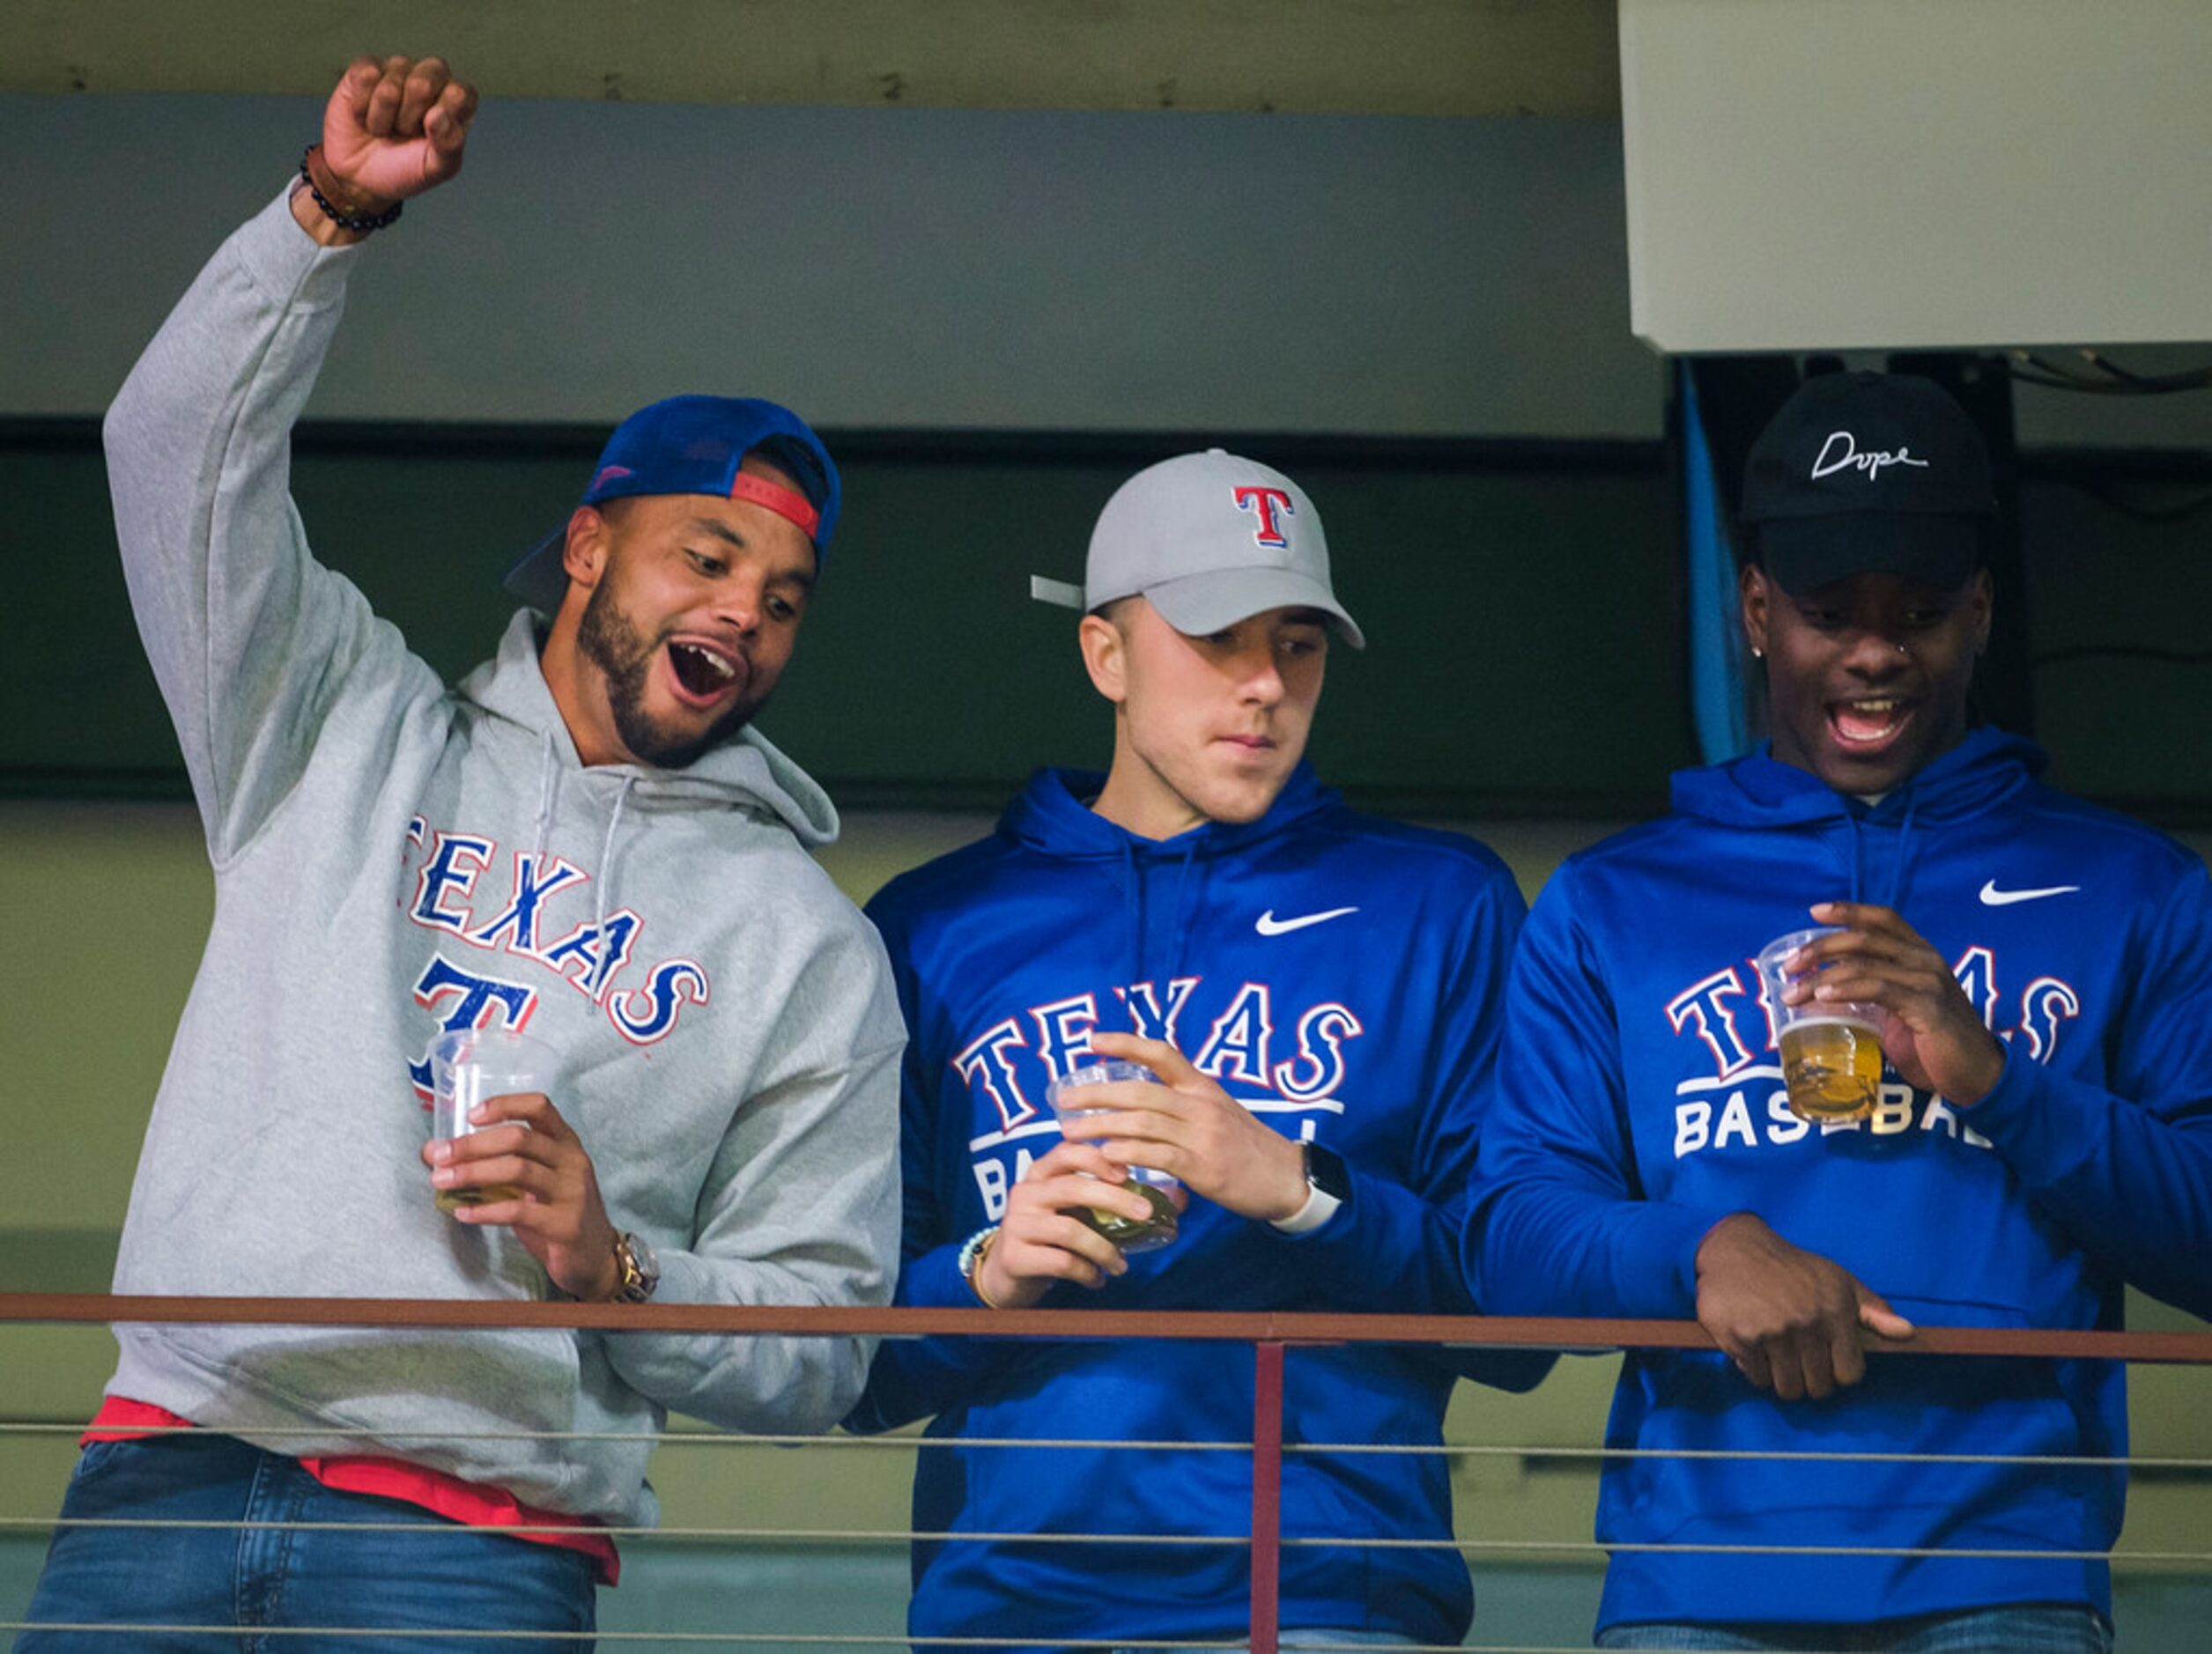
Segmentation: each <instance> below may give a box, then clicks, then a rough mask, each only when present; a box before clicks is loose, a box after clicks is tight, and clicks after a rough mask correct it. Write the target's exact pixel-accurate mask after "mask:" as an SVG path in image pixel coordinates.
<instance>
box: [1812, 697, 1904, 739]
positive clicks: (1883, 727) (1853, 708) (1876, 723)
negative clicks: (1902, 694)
mask: <svg viewBox="0 0 2212 1654" xmlns="http://www.w3.org/2000/svg"><path fill="white" fill-rule="evenodd" d="M1911 719H1912V703H1911V702H1910V701H1905V700H1900V699H1898V698H1896V697H1893V696H1889V697H1881V698H1874V697H1869V698H1867V699H1864V700H1855V701H1837V702H1834V703H1832V704H1831V705H1830V706H1829V708H1828V727H1829V728H1830V729H1831V730H1833V731H1834V732H1835V735H1836V739H1837V740H1838V742H1842V743H1843V745H1845V746H1846V747H1874V746H1879V745H1881V744H1882V742H1885V741H1887V740H1889V739H1890V737H1891V736H1893V735H1896V734H1897V733H1898V731H1899V730H1900V729H1902V728H1904V727H1905V724H1906V723H1907V722H1909V721H1910V720H1911Z"/></svg>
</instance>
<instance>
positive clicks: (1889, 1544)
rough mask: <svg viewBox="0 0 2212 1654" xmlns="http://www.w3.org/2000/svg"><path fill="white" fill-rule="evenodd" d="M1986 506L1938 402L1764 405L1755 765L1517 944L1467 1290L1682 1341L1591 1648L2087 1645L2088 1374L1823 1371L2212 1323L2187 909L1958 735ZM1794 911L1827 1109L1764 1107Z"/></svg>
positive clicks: (2120, 1388) (2103, 1377)
mask: <svg viewBox="0 0 2212 1654" xmlns="http://www.w3.org/2000/svg"><path fill="white" fill-rule="evenodd" d="M1993 509H1994V502H1993V500H1992V497H1991V489H1990V481H1989V467H1988V460H1987V455H1986V449H1985V448H1984V447H1983V444H1982V442H1981V439H1980V437H1979V433H1978V432H1976V431H1975V430H1974V428H1973V426H1972V423H1971V422H1970V421H1969V420H1968V419H1967V418H1966V417H1965V415H1964V413H1963V412H1962V411H1961V410H1960V409H1959V408H1958V406H1957V403H1955V402H1952V401H1951V400H1950V399H1949V397H1948V396H1947V395H1944V393H1943V392H1942V390H1941V389H1940V388H1937V387H1936V386H1935V384H1934V383H1933V382H1931V381H1929V380H1924V379H1918V378H1911V377H1891V376H1886V375H1882V374H1876V373H1839V374H1835V375H1831V376H1824V377H1818V378H1815V379H1813V380H1809V381H1808V382H1807V383H1806V384H1805V385H1804V386H1802V387H1801V388H1800V390H1799V391H1798V392H1797V394H1796V395H1794V396H1793V397H1792V398H1791V400H1790V401H1789V402H1787V404H1786V405H1785V406H1784V407H1783V409H1782V410H1781V411H1780V412H1779V414H1777V415H1776V417H1775V418H1774V420H1773V421H1772V424H1771V425H1769V426H1768V428H1767V430H1766V431H1765V432H1764V434H1763V435H1762V436H1761V438H1760V439H1759V441H1758V443H1757V445H1756V447H1755V448H1754V450H1753V453H1752V455H1751V458H1750V468H1749V471H1748V475H1747V479H1746V484H1745V490H1744V509H1743V516H1744V518H1745V520H1746V523H1747V526H1748V529H1749V533H1750V541H1749V543H1748V545H1747V547H1746V552H1747V561H1746V563H1745V565H1744V568H1743V571H1742V581H1741V591H1742V613H1743V624H1744V629H1745V631H1746V634H1747V636H1748V638H1749V640H1750V647H1751V652H1752V654H1753V656H1754V657H1755V658H1756V659H1758V660H1760V661H1764V676H1765V685H1766V690H1767V702H1768V706H1769V709H1770V716H1769V722H1770V727H1771V731H1772V734H1771V739H1770V741H1769V742H1768V744H1767V745H1766V746H1765V747H1764V748H1763V749H1761V750H1759V751H1757V752H1755V753H1753V754H1752V755H1750V757H1742V758H1738V759H1736V760H1734V761H1733V762H1730V763H1727V764H1720V765H1717V766H1715V767H1713V768H1711V769H1705V770H1697V771H1690V772H1683V773H1682V774H1680V775H1677V776H1676V778H1675V783H1674V804H1675V808H1674V812H1673V814H1671V815H1669V816H1667V817H1665V818H1663V819H1661V820H1660V821H1658V822H1655V823H1651V824H1649V825H1646V826H1644V827H1640V828H1637V829H1634V830H1631V831H1629V832H1626V833H1624V834H1621V835H1619V836H1618V837H1616V838H1611V839H1609V840H1607V841H1606V842H1605V843H1603V844H1601V845H1597V846H1595V847H1594V848H1593V849H1590V850H1588V851H1586V852H1583V853H1580V854H1579V855H1577V856H1575V857H1572V858H1571V859H1570V860H1569V861H1568V862H1567V863H1566V864H1565V866H1564V867H1562V868H1560V870H1559V871H1558V872H1557V874H1556V875H1554V876H1553V877H1552V879H1551V880H1550V882H1549V883H1548V884H1547V885H1546V887H1545V889H1544V890H1543V893H1542V897H1541V898H1540V899H1539V900H1538V902H1537V904H1536V907H1535V912H1534V913H1533V914H1532V915H1531V916H1530V919H1529V923H1528V929H1527V931H1526V932H1525V933H1524V935H1523V939H1522V943H1521V948H1520V953H1519V955H1518V956H1517V957H1516V960H1515V963H1514V968H1513V986H1512V989H1511V993H1510V995H1509V1000H1508V1006H1507V1013H1506V1017H1507V1031H1506V1037H1505V1045H1506V1048H1505V1057H1504V1060H1503V1066H1502V1069H1501V1075H1502V1077H1501V1082H1500V1095H1499V1100H1498V1107H1497V1108H1496V1109H1495V1110H1494V1111H1492V1114H1491V1120H1490V1123H1489V1124H1488V1126H1486V1128H1485V1131H1484V1134H1483V1152H1482V1156H1481V1166H1480V1171H1479V1173H1478V1178H1477V1187H1476V1203H1475V1209H1474V1212H1473V1215H1472V1216H1471V1217H1470V1220H1469V1227H1468V1231H1467V1242H1468V1262H1469V1270H1470V1274H1472V1276H1473V1277H1474V1279H1475V1281H1476V1283H1477V1286H1478V1288H1479V1290H1480V1291H1481V1292H1482V1294H1483V1297H1484V1301H1485V1303H1486V1304H1487V1305H1488V1307H1490V1308H1491V1309H1493V1310H1495V1311H1498V1312H1500V1313H1516V1312H1518V1313H1542V1314H1557V1313H1569V1314H1582V1315H1602V1316H1631V1317H1668V1318H1687V1317H1690V1316H1693V1315H1694V1316H1695V1317H1696V1318H1697V1319H1698V1321H1699V1322H1700V1323H1701V1324H1702V1325H1704V1326H1705V1329H1706V1330H1707V1331H1708V1332H1709V1333H1711V1334H1712V1336H1713V1341H1714V1342H1715V1343H1716V1344H1717V1345H1718V1346H1719V1347H1720V1348H1719V1349H1718V1350H1717V1351H1713V1352H1689V1353H1676V1352H1665V1351H1657V1350H1650V1351H1638V1352H1631V1354H1630V1355H1629V1356H1628V1357H1627V1360H1626V1364H1625V1367H1624V1372H1623V1376H1622V1379H1621V1384H1620V1387H1619V1390H1618V1392H1616V1399H1615V1404H1614V1410H1613V1417H1612V1422H1611V1424H1610V1427H1609V1429H1608V1432H1607V1441H1608V1444H1609V1446H1611V1447H1613V1448H1616V1449H1620V1450H1624V1454H1625V1456H1624V1457H1623V1458H1620V1459H1618V1460H1616V1461H1615V1462H1613V1463H1611V1464H1609V1466H1607V1468H1606V1471H1605V1473H1604V1477H1603V1481H1602V1492H1601V1495H1600V1502H1599V1512H1598V1538H1599V1540H1600V1542H1601V1543H1603V1544H1607V1545H1612V1546H1618V1547H1622V1548H1620V1549H1619V1550H1617V1551H1616V1553H1615V1554H1614V1555H1613V1557H1612V1560H1611V1562H1610V1565H1609V1569H1608V1571H1607V1578H1606V1589H1605V1597H1604V1602H1603V1605H1602V1609H1601V1612H1600V1617H1599V1636H1598V1642H1599V1643H1600V1645H1601V1646H1603V1647H1608V1648H1654V1649H1686V1648H1700V1649H1703V1648H1714V1649H1826V1648H1831V1647H1835V1646H1838V1645H1839V1644H1840V1645H1841V1646H1846V1647H1849V1648H1853V1649H1869V1650H1871V1649H1881V1650H1912V1651H1913V1654H1937V1651H1939V1650H1940V1651H1942V1654H1956V1651H1958V1650H2004V1651H2006V1654H2019V1650H2053V1651H2064V1654H2077V1651H2078V1654H2086V1651H2088V1650H2105V1649H2106V1648H2107V1647H2109V1644H2110V1636H2111V1624H2110V1621H2111V1611H2112V1606H2111V1584H2110V1579H2109V1573H2108V1569H2107V1568H2106V1566H2105V1562H2104V1560H2103V1553H2104V1552H2105V1549H2106V1548H2107V1547H2109V1546H2110V1545H2111V1543H2112V1540H2113V1539H2114V1538H2115V1537H2116V1535H2117V1533H2118V1530H2119V1525H2120V1506H2121V1500H2122V1495H2123V1490H2124V1482H2123V1477H2122V1473H2121V1472H2120V1470H2119V1469H2117V1468H2115V1467H2113V1466H2112V1463H2111V1462H2110V1461H2111V1460H2112V1459H2113V1458H2116V1457H2120V1456H2124V1455H2125V1453H2126V1451H2127V1416H2126V1407H2125V1396H2124V1377H2123V1373H2122V1371H2121V1370H2120V1367H2119V1365H2118V1364H2117V1363H2113V1362H2077V1361H2052V1362H2036V1361H2020V1360H2013V1361H1999V1360H1989V1361H1965V1360H1960V1359H1949V1358H1946V1359H1937V1358H1929V1357H1916V1358H1910V1359H1908V1358H1905V1357H1901V1356H1889V1357H1882V1356H1877V1358H1876V1359H1875V1360H1874V1361H1872V1362H1868V1360H1867V1359H1866V1357H1865V1355H1864V1353H1863V1350H1862V1339H1866V1338H1870V1339H1871V1340H1873V1341H1874V1346H1875V1348H1877V1349H1878V1348H1880V1347H1881V1342H1882V1340H1894V1339H1901V1338H1905V1337H1909V1336H1910V1335H1911V1333H1912V1327H1913V1325H1914V1324H1916V1323H1917V1324H1924V1325H1966V1326H1995V1327H2044V1328H2089V1327H2115V1326H2118V1325H2120V1321H2121V1311H2122V1294H2123V1288H2124V1287H2126V1286H2127V1285H2129V1284H2133V1285H2134V1286H2137V1287H2140V1288H2142V1289H2144V1290H2146V1291H2148V1292H2150V1293H2152V1294H2154V1295H2156V1296H2159V1297H2161V1298H2164V1299H2165V1300H2167V1301H2168V1302H2171V1303H2177V1304H2179V1305H2181V1306H2183V1307H2184V1308H2186V1309H2188V1310H2191V1311H2194V1312H2195V1313H2197V1314H2204V1313H2207V1312H2208V1311H2212V1106H2208V1100H2212V890H2208V884H2207V879H2206V872H2205V866H2204V863H2203V861H2202V860H2201V859H2200V858H2199V857H2197V856H2196V855H2194V853H2190V852H2189V851H2187V850H2186V849H2185V848H2183V847H2182V846H2180V845H2177V844H2174V843H2173V842H2171V840H2169V839H2167V838H2164V837H2162V836H2161V835H2159V834H2157V833H2155V832H2152V831H2149V829H2147V828H2144V827H2142V826H2140V825H2138V824H2136V823H2132V822H2129V821H2127V820H2125V819H2123V818H2121V817H2119V816H2113V815H2112V814H2110V813H2108V812H2106V811H2104V810H2101V809H2097V808H2095V807H2093V806H2091V805H2089V804H2086V803H2083V802H2082V801H2079V800H2075V799H2072V798H2068V797H2066V796H2065V795H2063V794H2059V793H2056V792H2054V791H2053V790H2051V789H2050V788H2048V787H2046V786H2044V785H2043V784H2042V783H2041V782H2040V781H2038V779H2036V778H2037V772H2038V771H2039V770H2040V769H2041V767H2042V764H2043V758H2042V755H2041V753H2040V752H2039V751H2038V749H2036V748H2035V747H2033V746H2032V745H2031V744H2030V743H2029V742H2025V741H2023V740H2020V739H2018V738H2016V737H2014V736H2010V735H2004V734H2001V733H2000V732H1999V731H1997V730H1995V729H1992V728H1988V727H1977V726H1976V725H1975V724H1974V721H1973V720H1972V717H1971V715H1970V710H1969V690H1970V688H1971V684H1972V676H1973V671H1974V661H1975V658H1976V656H1977V655H1978V654H1979V653H1980V651H1981V648H1982V646H1983V645H1984V643H1985V642H1986V639H1987V637H1988V631H1989V621H1990V609H1991V602H1992V593H1991V587H1990V580H1989V576H1988V573H1987V572H1986V569H1984V568H1982V567H1981V566H1980V565H1979V557H1978V550H1979V543H1980V536H1981V535H1982V532H1983V530H1984V526H1985V524H1986V521H1987V520H1988V518H1989V516H1990V515H1991V513H1992V511H1993ZM1808 923H1810V924H1811V925H1812V926H1816V927H1825V929H1826V934H1822V935H1820V936H1819V937H1818V938H1817V939H1816V940H1814V941H1811V942H1809V944H1807V945H1804V946H1802V947H1801V948H1800V949H1798V950H1797V951H1796V953H1795V955H1794V961H1793V963H1792V964H1790V966H1789V967H1788V974H1787V981H1786V986H1784V988H1783V989H1782V991H1781V993H1780V998H1781V999H1782V1000H1783V1001H1784V1002H1785V1006H1786V1007H1787V1008H1793V1009H1794V1008H1812V1009H1814V1010H1816V1011H1821V1010H1824V1009H1825V1008H1831V1007H1834V1008H1838V1011H1840V1009H1841V1008H1842V1007H1844V1006H1846V1005H1848V1004H1857V1005H1860V1006H1863V1007H1866V1008H1868V1011H1867V1015H1868V1022H1869V1025H1871V1026H1873V1027H1874V1028H1875V1029H1876V1030H1877V1031H1878V1035H1879V1040H1880V1045H1881V1054H1882V1056H1883V1059H1884V1060H1885V1063H1886V1066H1885V1067H1883V1071H1882V1074H1881V1077H1880V1081H1879V1082H1878V1085H1876V1086H1875V1087H1874V1088H1873V1095H1872V1097H1870V1099H1869V1106H1868V1108H1867V1110H1866V1111H1864V1112H1863V1114H1861V1116H1860V1117H1858V1118H1847V1119H1827V1120H1824V1121H1823V1120H1815V1119H1807V1118H1801V1117H1800V1116H1799V1115H1798V1114H1797V1113H1795V1112H1794V1111H1793V1110H1792V1108H1791V1106H1790V1102H1789V1098H1788V1095H1787V1087H1786V1081H1785V1068H1784V1065H1783V1063H1782V1062H1781V1060H1779V1056H1778V1048H1779V1042H1778V1040H1777V1038H1776V1036H1775V1031H1774V1030H1775V1026H1776V1020H1777V1015H1778V1013H1779V1011H1780V1010H1782V1009H1783V1008H1784V1007H1779V1006H1777V1005H1775V1004H1773V1003H1772V1001H1771V1000H1770V999H1769V998H1768V997H1767V996H1765V995H1764V994H1763V993H1762V989H1761V986H1760V980H1759V977H1758V975H1757V972H1756V971H1754V970H1753V969H1752V967H1751V961H1752V958H1753V956H1755V955H1756V954H1757V953H1758V952H1759V950H1760V949H1762V947H1763V946H1764V944H1766V943H1767V942H1768V941H1770V940H1772V939H1775V938H1777V937H1779V936H1782V935H1785V934H1788V933H1792V932H1795V931H1797V930H1799V929H1800V928H1801V927H1806V926H1807V925H1808ZM1769 1455H1784V1456H1787V1457H1783V1458H1773V1457H1768V1456H1769ZM1808 1455H1810V1457H1808ZM1923 1456H1926V1457H1925V1458H1923ZM1800 1547H1803V1548H1800Z"/></svg>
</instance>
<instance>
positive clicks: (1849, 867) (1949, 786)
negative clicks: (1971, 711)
mask: <svg viewBox="0 0 2212 1654" xmlns="http://www.w3.org/2000/svg"><path fill="white" fill-rule="evenodd" d="M2044 763H2045V758H2044V754H2043V749H2041V748H2040V747H2038V746H2037V745H2036V744H2035V743H2034V742H2031V741H2027V740H2023V738H2022V737H2020V736H2018V735H2006V734H2005V733H2004V732H2003V731H2002V730H1999V729H1991V728H1987V727H1984V728H1980V729H1974V730H1970V731H1968V732H1967V735H1966V738H1965V739H1964V741H1962V742H1959V743H1958V744H1957V746H1955V747H1953V748H1952V749H1950V750H1949V752H1946V753H1944V754H1943V755H1942V757H1939V758H1937V759H1936V760H1935V762H1934V763H1932V764H1928V765H1927V767H1926V768H1925V769H1923V770H1921V771H1920V772H1919V773H1918V774H1916V775H1914V776H1912V778H1911V779H1908V780H1907V781H1906V782H1905V785H1904V786H1900V787H1898V789H1897V790H1896V791H1895V792H1892V793H1889V794H1884V795H1883V798H1882V799H1881V800H1880V801H1878V802H1876V803H1873V804H1868V803H1867V802H1866V801H1863V800H1861V799H1858V798H1854V797H1853V796H1852V795H1851V794H1847V793H1838V792H1837V791H1836V790H1835V788H1833V787H1831V786H1829V785H1828V783H1827V782H1825V781H1824V780H1822V779H1820V778H1819V777H1818V776H1816V775H1815V774H1814V773H1813V772H1811V771H1809V770H1801V769H1799V768H1798V767H1797V766H1796V765H1795V764H1785V763H1783V762H1782V761H1781V760H1779V759H1778V758H1776V757H1774V756H1773V749H1772V744H1771V743H1766V742H1762V743H1761V745H1760V747H1759V749H1758V750H1757V751H1756V752H1754V753H1751V754H1750V755H1748V756H1747V757H1741V758H1736V759H1733V760H1731V761H1730V762H1728V763H1727V764H1714V765H1713V766H1711V767H1709V768H1706V769H1702V770H1683V771H1680V772H1677V773H1676V776H1675V778H1674V789H1673V790H1674V803H1675V809H1676V811H1677V812H1679V813H1680V814H1682V815H1684V816H1695V817H1698V818H1700V819H1702V820H1705V821H1709V822H1714V823H1720V824H1723V825H1726V826H1731V827H1748V828H1753V829H1776V828H1780V829H1799V830H1802V831H1808V832H1813V833H1816V834H1818V835H1819V837H1820V838H1822V839H1823V840H1824V841H1825V842H1826V843H1827V844H1828V845H1830V846H1831V849H1832V851H1833V853H1834V854H1835V856H1836V860H1837V861H1838V864H1839V870H1840V871H1841V872H1842V873H1843V875H1845V877H1846V880H1847V881H1848V883H1849V890H1850V897H1851V899H1852V900H1853V901H1854V902H1861V901H1867V900H1870V899H1871V900H1873V901H1875V902H1878V903H1879V904H1880V905H1883V906H1884V907H1890V908H1895V907H1898V906H1899V905H1901V903H1902V902H1903V900H1904V897H1905V888H1906V884H1907V882H1908V879H1909V875H1910V871H1911V868H1912V848H1913V843H1914V840H1913V830H1914V828H1915V827H1916V826H1918V827H1920V828H1922V829H1926V828H1929V827H1942V826H1947V825H1949V824H1950V823H1954V822H1962V821H1966V820H1969V819H1971V818H1972V817H1973V816H1979V815H1981V814H1983V813H1984V812H1985V811H1987V810H1989V809H1994V808H1995V807H1996V806H1997V805H1998V804H1999V803H2000V802H2001V801H2003V800H2005V799H2008V798H2009V797H2011V796H2012V795H2013V794H2015V793H2016V792H2018V791H2019V790H2020V789H2021V788H2022V787H2023V786H2027V785H2028V784H2029V783H2030V782H2031V781H2032V780H2034V779H2035V778H2036V777H2037V776H2038V774H2040V773H2041V772H2042V770H2043V766H2044ZM1877 875H1879V877H1878V880H1877ZM1876 892H1878V894H1877V893H1876Z"/></svg>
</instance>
